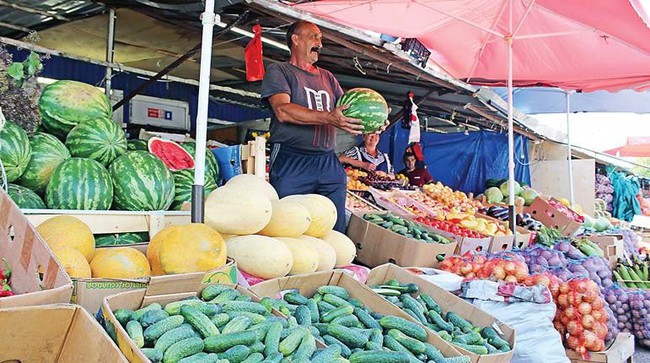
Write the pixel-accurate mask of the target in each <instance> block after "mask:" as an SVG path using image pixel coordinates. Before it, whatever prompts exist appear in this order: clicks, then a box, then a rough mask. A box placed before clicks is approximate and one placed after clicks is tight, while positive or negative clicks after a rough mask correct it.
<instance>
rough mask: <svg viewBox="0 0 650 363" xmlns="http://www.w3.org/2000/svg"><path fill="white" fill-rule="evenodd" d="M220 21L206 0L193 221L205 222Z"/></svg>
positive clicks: (197, 125)
mask: <svg viewBox="0 0 650 363" xmlns="http://www.w3.org/2000/svg"><path fill="white" fill-rule="evenodd" d="M218 21H219V16H218V15H216V14H215V13H214V0H206V1H205V11H204V12H203V14H202V15H201V24H203V35H202V37H201V68H200V73H199V99H198V110H197V112H196V155H194V160H195V161H196V163H195V165H196V167H195V168H194V185H192V223H203V216H204V209H203V196H204V195H203V190H204V184H205V147H206V145H205V143H206V141H207V127H208V102H209V96H210V71H211V66H212V64H211V63H212V62H211V61H212V30H213V29H214V24H215V23H216V22H218Z"/></svg>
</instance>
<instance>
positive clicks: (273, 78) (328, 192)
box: [261, 21, 386, 232]
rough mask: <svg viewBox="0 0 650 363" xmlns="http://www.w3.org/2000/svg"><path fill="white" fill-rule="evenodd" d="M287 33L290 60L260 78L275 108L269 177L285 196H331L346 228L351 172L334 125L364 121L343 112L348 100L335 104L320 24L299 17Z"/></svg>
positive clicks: (356, 125) (355, 129)
mask: <svg viewBox="0 0 650 363" xmlns="http://www.w3.org/2000/svg"><path fill="white" fill-rule="evenodd" d="M286 38H287V46H288V47H289V49H290V51H291V54H290V57H289V61H287V62H280V63H273V64H271V65H269V66H268V68H267V70H266V74H265V76H264V79H263V81H262V91H261V98H262V101H263V102H266V103H267V104H268V105H269V106H270V107H271V109H272V110H273V113H272V117H271V127H270V132H271V139H270V140H269V142H270V144H271V158H270V159H271V160H270V171H269V181H270V182H271V185H273V187H274V188H275V190H276V191H277V192H278V195H279V196H280V197H281V198H282V197H285V196H287V195H294V194H311V193H315V194H320V195H323V196H325V197H327V198H329V199H330V200H331V201H332V202H333V203H334V205H335V206H336V212H337V214H338V216H337V220H336V224H335V226H334V229H335V230H337V231H339V232H345V195H346V183H347V176H346V174H345V170H344V169H343V166H342V165H341V163H340V162H339V160H338V158H337V156H336V154H335V153H334V148H335V146H336V129H337V128H338V129H341V130H343V131H346V132H349V133H351V134H354V135H360V134H361V133H362V130H363V126H362V125H361V121H360V120H358V119H354V118H350V117H346V116H345V115H343V111H344V110H345V109H347V107H348V106H347V105H342V106H339V107H336V102H337V100H338V99H339V98H341V96H343V89H341V86H340V84H339V82H338V81H337V80H336V78H334V75H333V74H332V73H331V72H329V71H327V70H325V69H323V68H320V67H318V66H316V65H315V63H316V62H317V61H318V58H319V56H320V53H321V49H322V48H323V43H322V38H323V35H322V33H321V31H320V29H319V28H318V26H316V25H315V24H313V23H310V22H308V21H297V22H295V23H293V24H291V25H290V26H289V28H288V29H287V37H286ZM385 128H386V125H385V126H384V127H383V128H382V131H383V129H385Z"/></svg>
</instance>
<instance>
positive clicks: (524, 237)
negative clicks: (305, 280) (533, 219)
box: [512, 226, 536, 250]
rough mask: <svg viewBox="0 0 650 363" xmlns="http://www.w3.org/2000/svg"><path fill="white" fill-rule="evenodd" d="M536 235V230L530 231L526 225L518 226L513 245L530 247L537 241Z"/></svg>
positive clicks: (519, 247) (514, 246)
mask: <svg viewBox="0 0 650 363" xmlns="http://www.w3.org/2000/svg"><path fill="white" fill-rule="evenodd" d="M535 236H536V234H535V233H534V232H532V231H529V230H528V229H526V228H524V227H519V226H517V234H515V240H514V242H513V244H512V247H513V248H517V249H520V250H523V249H525V248H528V246H530V245H532V244H533V242H535Z"/></svg>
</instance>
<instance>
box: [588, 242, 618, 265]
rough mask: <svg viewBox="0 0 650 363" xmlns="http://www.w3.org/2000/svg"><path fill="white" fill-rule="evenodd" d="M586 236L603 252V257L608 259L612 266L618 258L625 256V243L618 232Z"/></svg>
mask: <svg viewBox="0 0 650 363" xmlns="http://www.w3.org/2000/svg"><path fill="white" fill-rule="evenodd" d="M587 238H588V239H589V240H590V241H591V242H593V243H595V244H597V245H598V247H600V248H601V249H602V250H603V252H604V253H605V258H606V259H607V260H609V265H610V266H611V267H612V268H613V267H614V266H616V262H617V261H618V259H619V258H623V257H624V256H625V245H624V244H623V236H622V235H620V234H607V235H604V234H603V235H596V234H592V235H589V236H587Z"/></svg>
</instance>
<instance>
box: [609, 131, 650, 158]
mask: <svg viewBox="0 0 650 363" xmlns="http://www.w3.org/2000/svg"><path fill="white" fill-rule="evenodd" d="M605 154H610V155H614V156H630V157H650V136H641V137H628V138H627V142H626V143H625V145H623V146H619V147H617V148H614V149H611V150H607V151H605Z"/></svg>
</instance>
